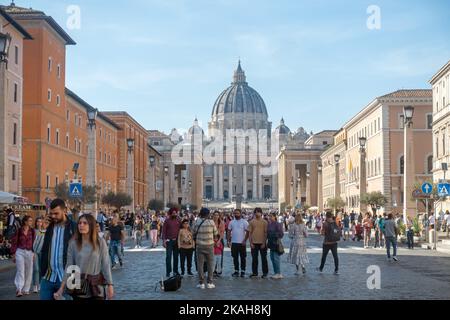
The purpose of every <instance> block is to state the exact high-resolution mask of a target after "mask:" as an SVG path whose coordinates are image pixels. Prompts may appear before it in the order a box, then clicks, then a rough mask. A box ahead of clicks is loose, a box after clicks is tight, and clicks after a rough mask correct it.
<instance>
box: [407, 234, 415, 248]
mask: <svg viewBox="0 0 450 320" xmlns="http://www.w3.org/2000/svg"><path fill="white" fill-rule="evenodd" d="M406 239H407V241H408V249H414V232H413V231H412V230H408V231H407V232H406Z"/></svg>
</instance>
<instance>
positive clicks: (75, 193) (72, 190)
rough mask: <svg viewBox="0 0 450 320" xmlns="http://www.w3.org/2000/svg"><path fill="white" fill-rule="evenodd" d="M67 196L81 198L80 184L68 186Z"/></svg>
mask: <svg viewBox="0 0 450 320" xmlns="http://www.w3.org/2000/svg"><path fill="white" fill-rule="evenodd" d="M69 195H70V197H71V198H81V197H82V196H83V186H82V185H81V183H79V182H77V183H71V184H70V186H69Z"/></svg>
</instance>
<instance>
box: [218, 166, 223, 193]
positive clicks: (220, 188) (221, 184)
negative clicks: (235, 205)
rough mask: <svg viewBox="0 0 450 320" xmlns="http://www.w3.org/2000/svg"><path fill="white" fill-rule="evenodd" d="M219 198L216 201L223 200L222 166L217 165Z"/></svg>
mask: <svg viewBox="0 0 450 320" xmlns="http://www.w3.org/2000/svg"><path fill="white" fill-rule="evenodd" d="M218 170H219V196H218V198H217V199H223V165H219V168H218Z"/></svg>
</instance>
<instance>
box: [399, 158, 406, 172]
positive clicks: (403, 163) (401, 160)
mask: <svg viewBox="0 0 450 320" xmlns="http://www.w3.org/2000/svg"><path fill="white" fill-rule="evenodd" d="M404 173H405V156H401V157H400V174H404Z"/></svg>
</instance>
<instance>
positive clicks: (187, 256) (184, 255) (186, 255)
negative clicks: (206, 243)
mask: <svg viewBox="0 0 450 320" xmlns="http://www.w3.org/2000/svg"><path fill="white" fill-rule="evenodd" d="M193 253H194V249H183V248H180V261H181V273H182V274H184V270H186V269H185V268H184V266H185V263H186V260H187V272H192V255H193Z"/></svg>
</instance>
